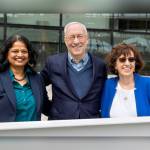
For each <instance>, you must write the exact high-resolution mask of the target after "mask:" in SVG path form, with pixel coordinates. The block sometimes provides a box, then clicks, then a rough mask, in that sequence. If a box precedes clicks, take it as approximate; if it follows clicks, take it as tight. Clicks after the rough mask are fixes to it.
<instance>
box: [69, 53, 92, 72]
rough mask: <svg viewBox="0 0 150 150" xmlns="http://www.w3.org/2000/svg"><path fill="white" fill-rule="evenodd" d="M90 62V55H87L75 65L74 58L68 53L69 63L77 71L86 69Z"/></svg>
mask: <svg viewBox="0 0 150 150" xmlns="http://www.w3.org/2000/svg"><path fill="white" fill-rule="evenodd" d="M88 60H89V55H88V53H86V54H85V56H84V57H83V59H81V60H80V62H79V63H75V61H74V58H73V57H72V56H71V54H70V53H68V62H69V63H70V64H71V65H72V67H73V68H74V69H75V70H77V71H80V70H82V69H83V68H84V67H85V65H86V64H87V62H88Z"/></svg>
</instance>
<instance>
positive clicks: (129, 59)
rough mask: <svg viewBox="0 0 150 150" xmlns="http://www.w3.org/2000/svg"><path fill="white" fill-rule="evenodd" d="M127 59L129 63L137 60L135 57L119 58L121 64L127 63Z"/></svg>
mask: <svg viewBox="0 0 150 150" xmlns="http://www.w3.org/2000/svg"><path fill="white" fill-rule="evenodd" d="M127 59H128V61H129V62H130V63H132V62H135V58H134V57H128V58H126V57H121V58H119V59H118V60H119V62H121V63H125V62H126V60H127Z"/></svg>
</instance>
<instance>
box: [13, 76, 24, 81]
mask: <svg viewBox="0 0 150 150" xmlns="http://www.w3.org/2000/svg"><path fill="white" fill-rule="evenodd" d="M25 78H26V75H24V76H23V77H22V78H21V79H17V78H16V77H15V76H14V79H15V80H16V81H23V80H24V79H25Z"/></svg>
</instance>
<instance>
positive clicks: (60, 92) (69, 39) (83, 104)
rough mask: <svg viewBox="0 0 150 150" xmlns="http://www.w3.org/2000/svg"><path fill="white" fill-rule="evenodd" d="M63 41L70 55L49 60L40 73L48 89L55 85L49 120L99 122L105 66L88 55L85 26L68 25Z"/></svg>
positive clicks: (61, 54)
mask: <svg viewBox="0 0 150 150" xmlns="http://www.w3.org/2000/svg"><path fill="white" fill-rule="evenodd" d="M64 41H65V44H66V46H67V51H66V52H64V53H60V54H56V55H53V56H49V57H48V59H47V60H46V63H45V67H44V68H43V70H42V71H41V76H42V78H43V80H44V82H45V85H46V86H47V85H49V84H52V101H51V104H50V105H49V106H47V108H46V109H49V110H48V113H49V120H50V119H87V118H98V117H100V115H99V109H100V97H101V92H102V88H103V85H104V81H105V79H106V77H107V73H106V66H105V64H104V62H103V61H102V60H101V59H100V58H98V57H96V56H93V55H92V54H90V53H89V52H87V45H88V41H89V38H88V32H87V29H86V27H85V25H83V24H82V23H80V22H71V23H68V24H67V25H66V26H65V28H64Z"/></svg>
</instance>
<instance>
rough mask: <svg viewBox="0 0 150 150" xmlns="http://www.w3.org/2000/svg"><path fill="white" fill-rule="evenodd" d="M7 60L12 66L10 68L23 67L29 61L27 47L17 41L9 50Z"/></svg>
mask: <svg viewBox="0 0 150 150" xmlns="http://www.w3.org/2000/svg"><path fill="white" fill-rule="evenodd" d="M7 60H8V62H9V64H10V67H13V68H16V67H23V68H24V66H25V65H26V64H27V63H28V61H29V53H28V49H27V48H26V45H25V44H24V43H23V42H21V41H16V42H14V44H13V45H12V47H11V48H10V49H9V51H8V54H7Z"/></svg>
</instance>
